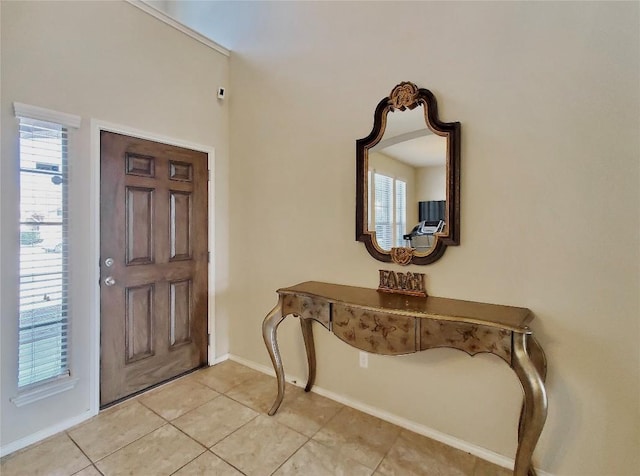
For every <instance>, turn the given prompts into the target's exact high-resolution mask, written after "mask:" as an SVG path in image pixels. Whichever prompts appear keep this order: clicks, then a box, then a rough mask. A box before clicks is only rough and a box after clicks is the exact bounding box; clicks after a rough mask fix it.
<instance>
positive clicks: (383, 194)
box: [369, 172, 407, 250]
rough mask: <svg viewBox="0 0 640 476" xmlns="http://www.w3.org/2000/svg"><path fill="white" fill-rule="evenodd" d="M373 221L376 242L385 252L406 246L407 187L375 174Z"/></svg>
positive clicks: (397, 181)
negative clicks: (404, 237) (404, 236)
mask: <svg viewBox="0 0 640 476" xmlns="http://www.w3.org/2000/svg"><path fill="white" fill-rule="evenodd" d="M369 208H370V209H371V208H373V214H374V217H373V221H374V222H375V230H376V240H377V242H378V245H379V246H380V247H381V248H382V249H385V250H389V249H391V248H392V247H394V246H404V239H403V238H402V237H403V235H404V234H405V233H406V231H405V230H406V229H407V185H406V183H405V182H403V181H402V180H398V179H394V178H393V177H388V176H386V175H383V174H379V173H377V172H373V206H372V207H369Z"/></svg>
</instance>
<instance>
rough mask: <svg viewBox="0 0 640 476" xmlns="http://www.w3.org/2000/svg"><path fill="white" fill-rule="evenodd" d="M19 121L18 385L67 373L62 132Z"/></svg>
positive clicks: (64, 133) (35, 122) (64, 142)
mask: <svg viewBox="0 0 640 476" xmlns="http://www.w3.org/2000/svg"><path fill="white" fill-rule="evenodd" d="M19 121H20V286H19V290H20V309H19V313H20V315H19V319H20V321H19V336H18V339H19V357H18V365H19V367H18V387H21V388H23V387H27V386H29V385H32V384H35V383H41V382H44V381H48V380H51V379H54V378H56V377H59V376H61V375H68V374H69V369H68V363H67V350H68V349H67V332H68V318H67V308H68V307H67V299H68V298H67V282H68V266H67V218H68V217H67V180H68V170H67V130H66V128H65V127H63V126H61V125H60V124H55V123H51V122H45V121H40V120H35V119H28V118H23V117H20V118H19Z"/></svg>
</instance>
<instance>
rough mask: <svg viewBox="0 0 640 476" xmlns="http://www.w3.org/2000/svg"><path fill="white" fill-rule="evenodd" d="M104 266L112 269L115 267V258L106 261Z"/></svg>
mask: <svg viewBox="0 0 640 476" xmlns="http://www.w3.org/2000/svg"><path fill="white" fill-rule="evenodd" d="M104 265H105V266H106V267H107V268H111V266H113V258H107V259H106V260H104Z"/></svg>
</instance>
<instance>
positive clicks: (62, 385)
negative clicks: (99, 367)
mask: <svg viewBox="0 0 640 476" xmlns="http://www.w3.org/2000/svg"><path fill="white" fill-rule="evenodd" d="M13 108H14V114H15V117H16V118H25V119H36V120H40V121H46V122H51V123H56V124H59V125H61V126H63V127H65V128H66V129H67V130H68V131H69V130H70V129H79V128H80V125H81V124H82V118H81V117H80V116H77V115H74V114H67V113H64V112H59V111H54V110H51V109H46V108H43V107H38V106H31V105H28V104H23V103H19V102H15V103H13ZM69 132H70V131H69ZM16 314H17V313H16ZM70 340H71V339H70V334H68V336H67V341H68V344H67V345H68V347H71V342H70ZM78 380H79V379H78V378H75V377H72V376H71V375H63V376H60V377H58V378H54V379H51V380H45V381H42V382H36V383H34V384H32V385H28V386H25V387H22V388H19V389H18V394H17V395H16V396H15V397H13V398H11V401H12V402H13V403H14V404H15V405H16V406H17V407H21V406H24V405H27V404H29V403H33V402H36V401H38V400H42V399H44V398H47V397H50V396H52V395H56V394H58V393H61V392H64V391H66V390H70V389H72V388H74V387H75V385H76V384H77V382H78Z"/></svg>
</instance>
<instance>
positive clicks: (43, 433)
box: [0, 410, 95, 457]
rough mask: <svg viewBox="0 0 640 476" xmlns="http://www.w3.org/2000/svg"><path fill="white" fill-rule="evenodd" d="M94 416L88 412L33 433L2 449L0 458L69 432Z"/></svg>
mask: <svg viewBox="0 0 640 476" xmlns="http://www.w3.org/2000/svg"><path fill="white" fill-rule="evenodd" d="M93 416H95V414H94V412H93V411H91V410H88V411H86V412H84V413H82V414H80V415H77V416H75V417H73V418H69V419H68V420H64V421H61V422H59V423H56V424H55V425H52V426H50V427H48V428H45V429H43V430H40V431H37V432H35V433H32V434H31V435H29V436H25V437H24V438H21V439H19V440H16V441H12V442H11V443H9V444H7V445H4V446H2V447H0V457H3V456H6V455H8V454H11V453H13V452H14V451H18V450H21V449H22V448H26V447H27V446H29V445H32V444H34V443H38V442H39V441H42V440H44V439H45V438H49V437H50V436H53V435H55V434H56V433H60V432H61V431H65V430H68V429H69V428H71V427H74V426H76V425H78V424H80V423H82V422H83V421H86V420H88V419H89V418H91V417H93Z"/></svg>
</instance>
